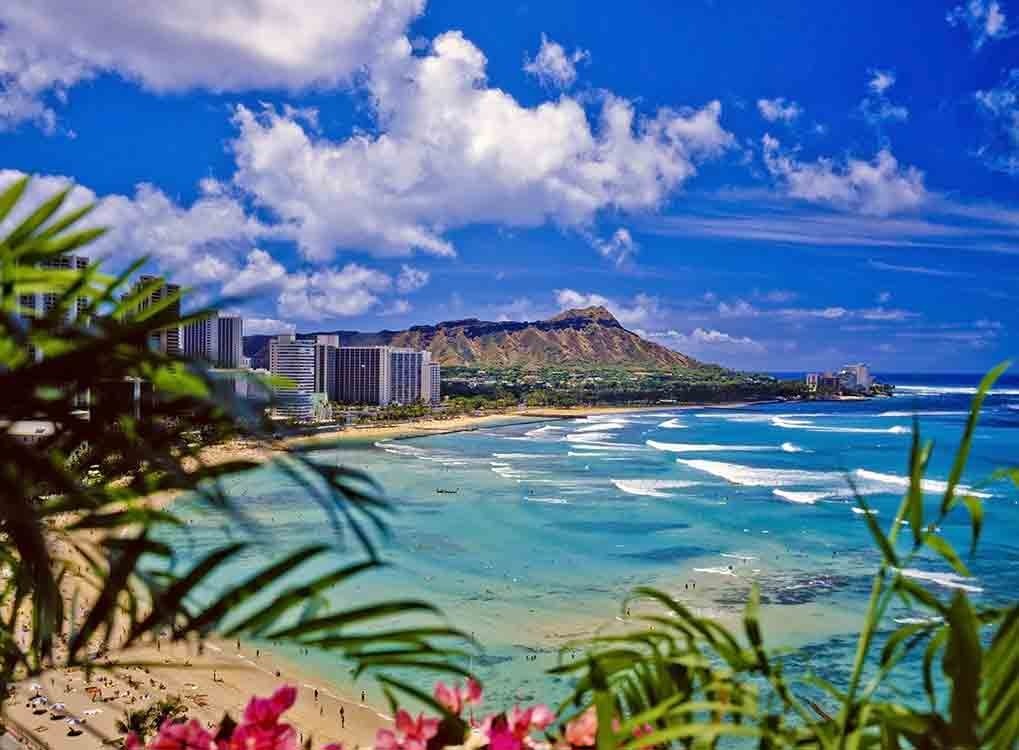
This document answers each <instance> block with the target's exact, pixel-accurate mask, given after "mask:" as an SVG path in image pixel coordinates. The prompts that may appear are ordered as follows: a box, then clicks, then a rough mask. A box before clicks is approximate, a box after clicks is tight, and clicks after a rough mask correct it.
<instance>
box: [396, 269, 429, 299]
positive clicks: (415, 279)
mask: <svg viewBox="0 0 1019 750" xmlns="http://www.w3.org/2000/svg"><path fill="white" fill-rule="evenodd" d="M429 279H431V274H429V273H428V271H422V270H421V269H420V268H414V267H413V266H408V265H407V264H406V263H404V264H403V265H402V266H400V274H399V275H398V276H397V277H396V290H397V291H398V292H399V293H400V294H410V293H411V292H416V291H417V290H418V289H420V288H421V287H423V286H424V285H425V284H427V283H428V281H429Z"/></svg>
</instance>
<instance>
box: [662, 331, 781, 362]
mask: <svg viewBox="0 0 1019 750" xmlns="http://www.w3.org/2000/svg"><path fill="white" fill-rule="evenodd" d="M648 336H649V338H652V339H654V340H656V341H658V342H660V343H663V344H666V345H667V346H669V347H671V348H673V349H678V350H679V351H681V352H683V353H684V354H692V355H693V356H695V357H712V356H718V355H719V354H724V353H725V352H726V351H728V352H743V353H753V354H760V353H763V352H764V351H765V347H764V345H763V344H762V343H761V342H759V341H757V340H756V339H752V338H750V337H749V336H734V335H732V334H728V333H725V332H723V331H718V330H715V329H714V328H695V329H694V330H693V331H691V332H690V333H682V332H680V331H677V330H675V329H669V330H667V331H658V332H652V333H649V334H648Z"/></svg>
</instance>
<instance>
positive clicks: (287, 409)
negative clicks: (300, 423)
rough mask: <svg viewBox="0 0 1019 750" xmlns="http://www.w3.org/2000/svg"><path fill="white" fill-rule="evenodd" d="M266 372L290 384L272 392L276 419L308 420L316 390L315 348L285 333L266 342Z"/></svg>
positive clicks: (276, 388) (311, 344)
mask: <svg viewBox="0 0 1019 750" xmlns="http://www.w3.org/2000/svg"><path fill="white" fill-rule="evenodd" d="M269 370H270V371H271V372H272V374H273V375H280V376H282V377H284V378H286V379H287V380H288V381H290V382H289V383H288V384H287V385H280V386H276V387H275V388H274V391H275V399H276V403H275V404H274V407H273V411H274V414H275V416H277V417H283V418H286V419H311V416H312V412H313V406H312V398H311V394H312V393H313V392H314V390H315V345H314V344H313V343H312V342H310V341H302V340H299V339H298V338H297V337H296V336H294V334H292V333H287V334H282V335H280V336H276V337H275V338H273V339H270V340H269Z"/></svg>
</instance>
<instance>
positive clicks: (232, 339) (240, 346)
mask: <svg viewBox="0 0 1019 750" xmlns="http://www.w3.org/2000/svg"><path fill="white" fill-rule="evenodd" d="M218 334H219V335H218V338H219V342H218V344H219V356H218V358H217V364H218V365H219V366H220V367H225V368H227V369H229V370H236V369H237V368H239V367H241V366H242V363H241V360H242V359H243V358H244V318H242V317H241V316H239V315H220V316H219V331H218Z"/></svg>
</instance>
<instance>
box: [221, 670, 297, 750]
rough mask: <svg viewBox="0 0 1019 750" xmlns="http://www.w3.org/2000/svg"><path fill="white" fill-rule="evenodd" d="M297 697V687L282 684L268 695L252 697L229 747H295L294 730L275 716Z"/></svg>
mask: <svg viewBox="0 0 1019 750" xmlns="http://www.w3.org/2000/svg"><path fill="white" fill-rule="evenodd" d="M296 700H297V688H295V687H294V686H292V685H284V686H283V687H281V688H279V689H278V690H277V691H276V692H275V693H273V694H272V696H271V697H269V698H252V699H251V700H250V701H249V702H248V705H247V708H245V709H244V720H243V723H242V724H241V725H240V726H238V727H237V728H236V729H235V730H234V733H233V736H232V737H231V738H230V744H229V748H230V750H297V731H296V730H295V729H294V728H293V727H292V726H291V725H290V724H280V723H279V718H280V716H281V715H282V714H283V712H284V711H286V710H287V709H288V708H290V707H291V706H292V705H294V702H295V701H296Z"/></svg>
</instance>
